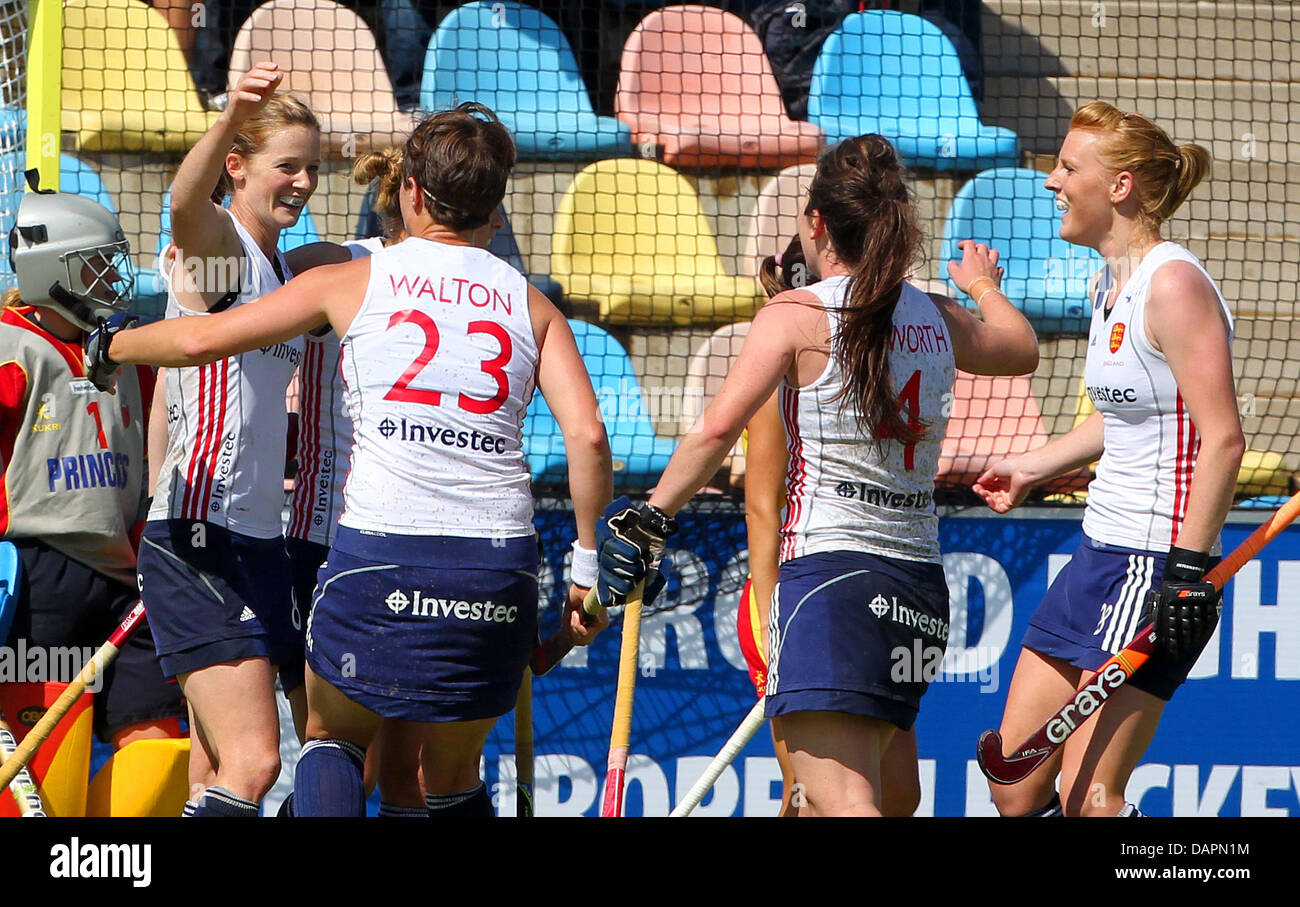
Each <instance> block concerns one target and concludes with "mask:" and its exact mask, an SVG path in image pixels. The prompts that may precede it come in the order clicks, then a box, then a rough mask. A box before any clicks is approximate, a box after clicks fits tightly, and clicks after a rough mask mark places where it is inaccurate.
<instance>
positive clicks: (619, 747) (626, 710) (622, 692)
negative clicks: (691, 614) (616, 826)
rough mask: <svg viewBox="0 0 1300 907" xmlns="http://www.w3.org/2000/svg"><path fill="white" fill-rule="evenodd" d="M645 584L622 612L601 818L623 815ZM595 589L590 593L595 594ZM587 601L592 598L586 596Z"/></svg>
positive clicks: (638, 587)
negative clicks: (616, 686)
mask: <svg viewBox="0 0 1300 907" xmlns="http://www.w3.org/2000/svg"><path fill="white" fill-rule="evenodd" d="M644 591H645V583H644V581H643V582H640V583H638V584H637V586H636V588H635V589H633V590H632V594H631V596H629V597H628V600H627V605H626V606H625V607H624V609H623V640H622V642H621V644H620V645H619V651H618V692H617V693H616V694H615V696H614V726H613V728H612V729H611V730H610V734H609V757H608V759H606V763H605V764H606V769H605V800H604V802H603V803H602V804H601V807H600V815H601V817H602V818H607V819H609V818H620V817H622V815H623V782H624V779H625V778H626V775H627V749H628V744H629V742H630V740H631V738H632V700H633V699H634V697H635V695H636V673H637V670H638V668H639V666H638V664H637V651H638V649H639V648H640V644H641V597H642V595H643V593H644ZM594 592H595V590H593V591H592V594H594ZM587 597H588V599H590V598H591V595H588V596H587Z"/></svg>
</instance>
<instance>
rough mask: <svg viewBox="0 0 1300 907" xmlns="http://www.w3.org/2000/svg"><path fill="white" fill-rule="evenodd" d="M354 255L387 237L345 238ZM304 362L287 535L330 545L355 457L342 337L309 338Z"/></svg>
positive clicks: (376, 248)
mask: <svg viewBox="0 0 1300 907" xmlns="http://www.w3.org/2000/svg"><path fill="white" fill-rule="evenodd" d="M343 247H344V248H345V249H347V250H348V251H349V252H351V253H352V258H353V259H357V258H365V257H366V256H368V255H370V254H371V253H372V252H377V251H379V250H380V249H382V248H383V247H384V241H383V240H382V239H356V240H349V241H347V242H345V243H343ZM303 344H304V346H303V353H302V364H301V365H299V366H298V378H299V381H298V386H299V388H300V390H299V394H298V401H299V403H298V475H297V476H296V477H295V478H294V483H293V495H292V496H291V497H290V499H289V525H288V527H287V529H286V530H285V534H286V535H289V536H292V537H294V538H299V539H306V540H307V541H309V542H315V543H317V544H319V545H326V546H328V545H330V544H332V543H333V541H334V531H335V529H336V528H337V527H338V523H339V516H340V515H341V514H342V513H343V482H344V479H345V477H346V476H347V472H348V462H349V460H350V459H351V456H352V419H351V418H349V416H348V410H347V403H346V401H345V400H344V397H343V379H342V376H341V374H340V372H339V338H338V335H337V334H335V333H334V332H333V331H332V330H327V331H326V332H325V333H324V334H321V335H313V334H307V335H306V336H304V337H303Z"/></svg>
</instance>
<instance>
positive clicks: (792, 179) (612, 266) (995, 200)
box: [0, 111, 1101, 333]
mask: <svg viewBox="0 0 1300 907" xmlns="http://www.w3.org/2000/svg"><path fill="white" fill-rule="evenodd" d="M0 116H7V117H18V118H19V119H21V118H22V114H21V113H19V112H14V111H9V112H7V113H5V112H3V111H0ZM812 173H813V165H811V164H800V165H796V166H794V167H790V168H787V169H785V170H783V171H781V172H780V173H779V174H777V175H776V176H775V177H773V178H772V179H770V180H768V181H767V183H766V184H765V185H764V187H763V189H762V190H761V191H760V193H759V197H758V200H757V204H756V207H755V211H754V215H753V217H752V219H751V221H750V226H749V228H748V229H747V230H746V233H745V241H744V246H743V251H742V257H741V260H742V261H744V262H745V263H746V264H747V265H748V273H747V274H746V275H742V276H738V277H737V276H732V275H729V274H727V273H726V270H725V268H724V266H723V263H722V259H721V257H720V256H719V254H718V249H717V243H716V240H715V238H714V236H713V233H712V230H711V228H710V226H709V222H708V219H707V217H706V216H705V214H704V212H703V210H702V207H701V205H700V202H699V199H698V197H697V195H696V192H695V190H694V188H693V187H692V186H691V185H690V183H689V182H688V181H687V180H686V179H685V178H684V177H683V176H682V175H681V174H679V173H677V172H676V171H674V170H672V169H671V168H669V167H667V166H665V165H663V164H660V163H658V162H655V161H648V160H642V159H636V158H615V159H611V160H606V161H599V162H596V163H594V164H590V165H588V166H587V167H586V168H584V169H583V170H582V171H581V172H580V173H579V174H578V175H577V176H576V177H575V179H574V180H573V182H572V184H571V185H570V186H569V187H568V189H567V190H566V192H565V193H564V195H563V197H562V198H561V201H560V205H559V207H558V210H557V212H556V218H555V231H554V235H553V237H552V253H551V274H550V275H545V274H542V275H536V276H535V279H534V282H535V283H538V285H539V286H542V287H543V289H544V291H546V292H548V295H551V296H552V298H553V299H556V300H557V301H558V300H559V297H560V295H561V294H562V295H563V297H565V298H567V299H568V300H569V301H571V302H578V303H582V302H588V303H591V304H593V305H594V306H595V307H596V309H597V311H598V312H599V317H600V319H601V320H602V321H604V322H607V323H609V324H616V325H650V326H653V325H691V324H708V325H718V324H727V323H730V322H734V321H738V320H742V319H746V318H749V317H751V316H752V315H753V312H754V311H755V309H756V308H757V306H758V305H760V304H761V301H762V294H761V292H760V291H759V288H758V286H757V283H756V282H755V281H754V279H753V278H752V277H751V276H749V275H753V274H756V273H757V271H758V266H759V264H760V263H761V262H762V259H763V258H764V257H765V256H768V255H774V254H776V253H777V252H779V251H780V250H781V249H783V248H784V247H785V244H786V243H787V242H788V241H789V239H790V237H791V236H793V235H794V232H795V217H796V216H797V214H798V213H799V211H800V208H801V205H802V202H803V199H804V198H805V197H806V194H807V185H808V182H809V180H811V178H812ZM1042 181H1043V175H1042V174H1041V173H1038V172H1037V171H1033V170H1025V169H1018V168H1001V169H996V170H992V171H987V172H984V173H980V174H977V175H976V176H975V177H973V178H972V179H971V180H969V181H968V182H966V183H965V184H964V185H963V186H962V188H961V189H960V190H959V191H958V193H957V195H956V197H955V199H954V200H953V203H952V207H951V208H950V210H949V213H948V217H947V219H946V220H945V222H944V227H943V246H942V249H943V252H942V255H941V256H940V259H939V264H938V267H939V271H938V272H937V273H935V274H934V275H932V276H933V278H934V279H935V280H938V281H943V280H944V279H945V275H944V273H943V263H944V262H946V261H948V260H950V259H954V258H958V257H960V253H959V250H958V249H957V243H958V242H959V241H961V240H962V239H974V240H976V241H978V242H985V243H988V244H990V245H992V246H994V247H996V248H997V249H998V250H999V251H1000V252H1001V253H1002V259H1001V260H1002V264H1003V267H1004V268H1005V269H1006V277H1005V279H1004V281H1003V286H1004V288H1005V289H1006V292H1007V295H1008V297H1009V298H1010V299H1011V300H1012V301H1013V302H1015V303H1016V304H1017V306H1019V307H1020V308H1021V310H1022V311H1024V312H1025V314H1026V315H1027V316H1028V317H1029V319H1030V320H1031V322H1032V323H1033V324H1034V326H1035V328H1036V329H1037V330H1038V331H1040V332H1042V333H1083V332H1085V331H1086V329H1087V318H1088V313H1087V310H1086V305H1085V299H1086V296H1087V283H1088V279H1089V278H1090V277H1091V275H1092V274H1094V273H1096V271H1097V269H1098V268H1099V267H1100V266H1101V262H1100V259H1099V258H1098V257H1097V256H1096V254H1095V253H1092V252H1089V251H1087V250H1080V249H1079V248H1078V247H1075V246H1072V245H1070V244H1069V243H1066V242H1064V241H1063V240H1061V239H1060V238H1059V237H1058V236H1057V223H1058V218H1059V215H1058V213H1057V212H1056V210H1055V207H1054V206H1053V204H1052V198H1051V195H1050V193H1047V192H1045V191H1044V190H1043V188H1042ZM62 188H63V189H64V190H66V191H73V192H79V193H81V194H83V195H88V196H90V197H92V198H94V199H96V200H97V201H99V202H100V203H101V204H103V205H104V206H105V207H107V208H109V210H112V211H114V212H116V211H117V210H118V208H117V206H116V205H115V204H114V203H113V200H112V198H111V197H110V195H109V193H108V192H107V190H106V189H105V188H104V185H103V183H102V182H101V181H100V178H99V176H98V174H97V173H96V172H95V170H94V169H93V168H92V167H91V166H90V165H89V164H88V163H86V162H85V161H82V160H80V159H79V158H77V157H74V156H72V155H68V154H65V155H63V156H62ZM14 191H15V192H16V191H17V190H16V189H15V190H14ZM16 201H17V200H16V199H13V200H10V201H9V203H10V204H12V205H16ZM169 202H170V198H169V196H164V202H163V208H162V215H161V227H160V232H159V236H158V240H157V245H156V247H155V249H154V252H155V254H156V253H157V252H161V251H162V249H163V248H164V247H165V246H166V244H167V242H168V241H170V232H171V231H170V221H171V218H170V214H169V212H170V204H169ZM320 239H321V235H320V233H319V232H318V230H317V228H316V226H315V223H314V222H313V219H312V215H311V212H310V211H309V210H308V211H304V212H303V215H302V217H301V218H300V219H299V221H298V223H297V224H296V225H295V226H294V227H293V228H291V229H289V230H286V231H285V232H284V233H283V234H282V235H281V238H280V244H281V248H282V249H286V250H287V249H290V248H294V247H295V246H299V245H304V244H306V243H309V242H317V241H319V240H320ZM495 243H496V245H495V247H494V251H496V252H497V253H498V254H499V255H501V256H502V257H504V258H506V259H507V260H509V261H511V262H512V263H513V264H515V265H516V266H518V267H519V269H520V270H521V271H523V270H526V269H525V268H524V267H522V265H523V259H522V256H521V255H520V252H519V247H518V244H517V243H516V242H515V239H514V236H513V233H512V232H510V231H509V229H508V228H507V230H506V231H503V232H502V234H500V235H499V236H498V237H497V239H496V241H495ZM7 267H8V263H7V262H0V272H3V270H4V269H6V268H7ZM926 276H927V275H918V277H922V278H924V277H926ZM550 277H554V278H555V281H558V283H554V282H550ZM949 291H950V292H952V293H953V294H954V295H959V294H957V292H956V288H955V287H950V288H949ZM136 295H137V301H138V307H139V309H140V311H141V312H142V313H144V314H146V315H153V316H156V315H160V314H161V312H162V303H163V289H162V286H161V284H160V283H158V280H157V272H156V271H154V270H153V269H151V268H143V269H141V271H140V273H139V275H138V277H137V281H136Z"/></svg>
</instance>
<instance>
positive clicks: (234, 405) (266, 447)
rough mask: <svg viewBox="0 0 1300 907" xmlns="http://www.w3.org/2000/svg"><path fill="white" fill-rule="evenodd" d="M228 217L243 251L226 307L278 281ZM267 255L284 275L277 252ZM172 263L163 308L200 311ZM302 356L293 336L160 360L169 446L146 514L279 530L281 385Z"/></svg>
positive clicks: (190, 314) (170, 312)
mask: <svg viewBox="0 0 1300 907" xmlns="http://www.w3.org/2000/svg"><path fill="white" fill-rule="evenodd" d="M231 220H232V222H233V223H234V225H235V231H236V232H237V233H238V234H239V241H240V244H241V245H242V246H243V252H244V257H243V264H242V265H241V266H240V274H239V277H240V282H239V287H240V292H239V294H238V296H237V297H236V299H235V301H234V302H233V303H232V304H231V306H230V308H233V307H234V306H239V305H244V304H246V303H248V302H252V301H253V300H255V299H258V298H259V297H261V296H264V295H266V294H267V293H269V292H271V291H272V290H274V289H276V288H277V287H279V286H280V285H281V280H280V278H279V277H278V276H277V275H276V273H275V268H274V267H272V265H271V262H270V261H268V260H267V258H266V256H265V255H263V254H262V252H261V250H260V249H259V248H258V247H257V244H256V243H255V242H253V239H252V237H251V236H249V234H248V231H246V230H245V229H244V228H243V226H241V225H240V223H239V221H238V220H236V219H235V218H233V217H232V218H231ZM275 254H276V257H277V258H278V259H279V265H280V268H281V272H282V273H283V274H284V277H285V280H288V279H289V277H290V276H292V275H291V274H290V273H289V268H288V266H287V265H286V264H285V263H284V257H283V256H282V255H281V254H280V253H279V252H278V251H277V252H276V253H275ZM161 264H166V263H165V262H161ZM170 270H171V269H170V268H169V269H166V270H164V274H165V276H166V277H167V278H168V290H167V317H168V318H204V317H207V315H208V313H207V312H195V311H193V310H191V309H187V308H185V307H183V306H181V305H180V303H179V302H178V301H177V300H176V295H175V293H174V292H173V290H172V289H171V280H170ZM301 358H302V339H301V338H295V339H294V340H291V341H288V342H286V343H277V344H275V345H274V346H269V347H266V348H265V349H260V350H253V351H251V352H248V353H240V354H239V355H238V356H231V357H230V358H228V359H220V360H218V361H216V362H213V363H211V364H209V365H202V366H191V367H186V368H169V369H167V373H166V382H167V384H166V386H167V454H166V457H165V458H164V460H163V465H162V469H161V471H160V472H159V475H158V487H157V489H156V490H155V493H154V499H153V506H152V507H151V508H150V510H149V519H150V520H168V519H183V520H205V521H207V522H209V523H215V524H216V525H218V526H221V527H223V528H225V529H228V530H230V531H231V532H237V533H240V534H241V535H246V536H251V537H253V538H274V537H275V536H278V535H281V534H282V530H283V523H282V518H281V514H282V511H283V509H284V453H285V433H286V430H287V427H288V418H287V416H286V414H285V408H284V393H285V389H286V388H287V387H288V385H289V379H290V378H292V377H293V372H294V369H295V368H297V366H298V362H299V360H300V359H301Z"/></svg>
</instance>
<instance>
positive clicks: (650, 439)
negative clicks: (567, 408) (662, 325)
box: [524, 320, 677, 488]
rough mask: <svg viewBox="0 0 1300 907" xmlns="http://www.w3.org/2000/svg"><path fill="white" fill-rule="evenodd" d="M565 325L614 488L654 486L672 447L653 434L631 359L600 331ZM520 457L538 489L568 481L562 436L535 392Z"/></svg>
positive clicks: (593, 327) (580, 324)
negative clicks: (605, 445)
mask: <svg viewBox="0 0 1300 907" xmlns="http://www.w3.org/2000/svg"><path fill="white" fill-rule="evenodd" d="M569 326H570V327H571V328H572V329H573V335H574V339H575V340H577V342H578V350H579V351H580V352H581V353H582V359H583V362H585V363H586V365H587V371H588V372H589V373H590V374H591V383H592V386H593V387H594V388H595V389H596V399H597V401H598V402H599V403H600V410H601V413H602V415H603V416H604V418H605V431H606V432H607V433H608V434H609V446H610V449H611V451H612V452H613V455H614V485H615V486H616V487H619V488H624V487H628V488H648V487H650V486H652V485H654V484H655V483H656V482H658V481H659V476H660V474H661V473H662V472H663V471H664V467H665V466H667V465H668V458H669V457H670V456H672V453H673V450H674V449H676V447H677V444H676V442H675V441H672V440H669V439H668V438H661V437H659V436H658V435H656V434H655V430H654V425H653V424H651V422H650V417H649V415H648V413H647V409H648V407H649V402H648V401H647V400H646V398H645V395H644V393H643V392H642V390H641V383H640V381H638V380H637V376H636V372H635V371H634V370H633V368H632V360H631V359H630V358H629V357H628V355H627V352H626V351H625V350H624V349H623V347H622V346H621V345H620V344H619V342H618V341H617V340H615V339H614V338H613V337H611V336H610V335H609V334H608V333H607V332H606V331H605V330H604V329H603V328H600V327H597V326H596V325H594V324H590V323H588V322H585V321H574V320H570V321H569ZM524 456H526V457H527V459H528V468H529V470H530V471H531V472H532V474H533V481H534V482H536V483H538V484H539V485H557V484H562V483H565V482H567V481H568V478H569V466H568V461H567V459H566V457H565V453H564V435H563V434H562V433H561V432H560V426H559V423H557V422H556V421H555V417H554V416H553V415H551V410H550V409H549V408H548V407H547V405H546V401H545V400H543V399H542V395H541V393H540V392H539V393H537V394H534V395H533V402H532V405H531V406H529V407H528V414H527V416H526V417H525V419H524Z"/></svg>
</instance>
